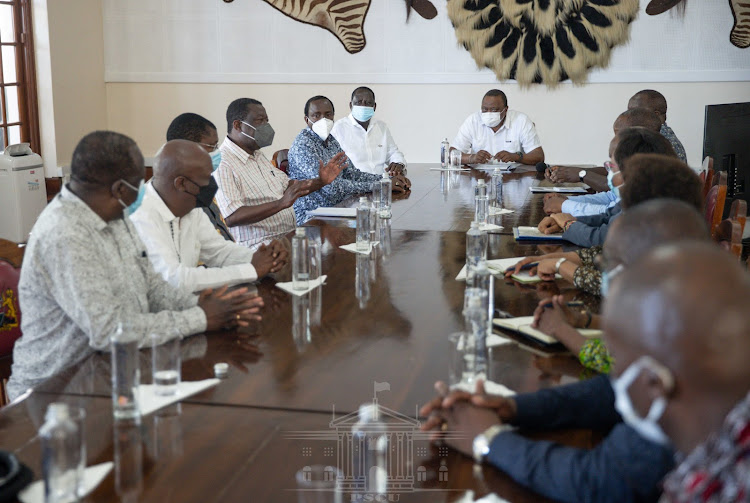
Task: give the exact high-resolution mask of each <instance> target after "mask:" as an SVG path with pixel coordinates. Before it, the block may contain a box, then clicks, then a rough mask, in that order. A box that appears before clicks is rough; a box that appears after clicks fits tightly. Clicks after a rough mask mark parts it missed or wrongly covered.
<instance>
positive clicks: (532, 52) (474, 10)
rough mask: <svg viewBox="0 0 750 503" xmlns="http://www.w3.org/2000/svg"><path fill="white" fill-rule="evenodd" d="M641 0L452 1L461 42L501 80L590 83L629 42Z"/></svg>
mask: <svg viewBox="0 0 750 503" xmlns="http://www.w3.org/2000/svg"><path fill="white" fill-rule="evenodd" d="M637 14H638V0H532V1H529V0H448V15H449V16H450V19H451V22H452V23H453V26H454V27H455V30H456V38H457V39H458V41H459V43H461V44H463V46H464V47H465V48H466V50H468V51H469V52H470V53H471V56H472V57H473V58H474V61H476V63H477V65H478V66H480V67H487V68H489V69H491V70H492V71H493V72H495V75H496V76H497V78H498V80H507V79H516V80H517V81H518V82H519V83H520V84H521V85H523V86H528V85H529V84H532V83H543V84H546V85H548V86H551V87H554V86H555V85H557V84H558V83H559V82H561V81H564V80H568V79H570V80H572V81H573V82H575V83H577V84H581V83H584V82H586V80H587V79H586V77H587V75H588V72H589V70H591V69H592V68H594V67H601V68H605V67H606V66H607V65H608V63H609V57H610V51H611V49H612V48H613V47H614V46H616V45H619V44H622V43H624V42H626V41H627V40H628V35H629V26H628V25H629V24H630V23H631V22H632V21H633V19H635V17H636V15H637Z"/></svg>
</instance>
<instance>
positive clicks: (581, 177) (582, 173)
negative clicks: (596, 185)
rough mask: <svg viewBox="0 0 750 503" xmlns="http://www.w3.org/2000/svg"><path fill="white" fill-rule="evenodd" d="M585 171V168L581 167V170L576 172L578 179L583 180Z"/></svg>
mask: <svg viewBox="0 0 750 503" xmlns="http://www.w3.org/2000/svg"><path fill="white" fill-rule="evenodd" d="M586 173H587V171H586V170H585V169H582V170H581V171H579V172H578V179H579V180H580V181H583V177H584V176H586Z"/></svg>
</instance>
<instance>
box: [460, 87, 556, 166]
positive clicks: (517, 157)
mask: <svg viewBox="0 0 750 503" xmlns="http://www.w3.org/2000/svg"><path fill="white" fill-rule="evenodd" d="M451 149H458V150H460V151H461V152H462V155H461V163H462V164H484V163H488V162H492V161H500V162H518V163H521V164H528V165H531V166H534V165H536V164H537V163H539V162H544V150H542V143H541V142H540V141H539V135H537V133H536V127H535V126H534V123H533V122H532V121H531V119H529V117H528V116H526V115H525V114H522V113H521V112H517V111H515V110H510V109H509V108H508V99H507V97H506V96H505V93H504V92H502V91H500V90H499V89H491V90H489V91H487V93H486V94H485V95H484V97H483V98H482V107H481V109H480V111H479V112H475V113H473V114H471V115H470V116H469V117H468V118H467V119H466V120H465V121H464V123H463V124H462V125H461V128H460V129H459V130H458V134H457V135H456V139H455V140H453V144H452V145H451Z"/></svg>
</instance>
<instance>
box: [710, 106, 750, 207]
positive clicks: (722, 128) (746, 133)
mask: <svg viewBox="0 0 750 503" xmlns="http://www.w3.org/2000/svg"><path fill="white" fill-rule="evenodd" d="M708 156H710V157H712V158H713V160H714V170H717V171H726V172H727V201H726V204H725V205H724V218H726V217H727V216H728V214H729V209H730V208H731V206H732V201H734V200H735V199H744V200H745V201H747V200H748V190H749V189H750V187H748V183H750V103H731V104H726V105H706V118H705V122H704V125H703V159H705V158H706V157H708Z"/></svg>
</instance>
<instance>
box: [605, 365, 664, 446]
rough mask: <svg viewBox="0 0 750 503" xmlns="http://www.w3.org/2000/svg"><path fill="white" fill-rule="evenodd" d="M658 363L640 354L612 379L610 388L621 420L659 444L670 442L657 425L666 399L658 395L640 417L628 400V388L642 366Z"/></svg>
mask: <svg viewBox="0 0 750 503" xmlns="http://www.w3.org/2000/svg"><path fill="white" fill-rule="evenodd" d="M657 365H658V364H657V363H656V362H655V361H654V360H653V359H652V358H651V357H649V356H641V357H640V358H638V359H637V360H636V361H634V362H633V363H632V364H631V365H630V366H629V367H628V368H627V369H625V372H623V373H622V374H621V375H620V377H618V378H617V379H612V389H613V390H614V391H615V409H617V412H619V413H620V416H622V420H623V421H624V422H625V424H627V425H628V426H630V427H631V428H633V429H634V430H635V431H636V432H638V434H639V435H640V436H642V437H643V438H645V439H646V440H649V441H651V442H654V443H656V444H660V445H667V444H669V443H670V440H669V437H668V436H667V434H666V433H664V430H662V429H661V426H659V419H661V416H662V415H663V414H664V409H666V408H667V400H666V399H665V398H664V397H659V398H657V399H656V400H654V402H653V403H652V404H651V408H650V409H649V411H648V415H646V417H640V416H639V415H638V413H637V412H636V411H635V408H634V407H633V402H631V401H630V395H628V388H629V387H630V385H631V384H633V381H635V378H636V377H638V375H639V374H640V373H641V370H642V369H643V368H644V367H649V368H650V369H652V370H654V369H655V368H656V366H657Z"/></svg>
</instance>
